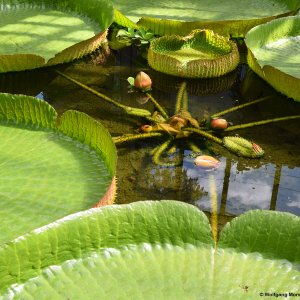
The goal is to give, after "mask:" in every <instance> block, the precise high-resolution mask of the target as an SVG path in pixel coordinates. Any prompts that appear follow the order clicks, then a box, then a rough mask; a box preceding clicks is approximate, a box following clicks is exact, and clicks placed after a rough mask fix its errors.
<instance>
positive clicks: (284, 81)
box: [245, 16, 300, 101]
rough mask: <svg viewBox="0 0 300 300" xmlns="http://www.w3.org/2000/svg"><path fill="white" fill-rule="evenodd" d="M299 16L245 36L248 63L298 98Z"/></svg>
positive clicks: (282, 89) (276, 21)
mask: <svg viewBox="0 0 300 300" xmlns="http://www.w3.org/2000/svg"><path fill="white" fill-rule="evenodd" d="M299 41H300V16H294V17H287V18H281V19H278V20H274V21H272V22H269V23H267V24H264V25H260V26H257V27H255V28H253V29H252V30H251V31H249V33H248V34H247V35H246V39H245V42H246V45H247V47H248V49H249V51H248V58H247V61H248V64H249V66H250V68H251V69H253V71H254V72H255V73H257V74H258V75H259V76H260V77H262V78H263V79H264V80H266V81H267V82H268V83H269V84H271V85H272V86H273V87H274V88H275V89H276V90H277V91H279V92H281V93H283V94H284V95H286V96H288V97H291V98H293V99H295V100H297V101H300V71H299V70H300V51H299Z"/></svg>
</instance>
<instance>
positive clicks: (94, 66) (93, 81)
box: [0, 48, 300, 223]
mask: <svg viewBox="0 0 300 300" xmlns="http://www.w3.org/2000/svg"><path fill="white" fill-rule="evenodd" d="M99 57H100V59H99ZM60 68H63V69H64V72H65V73H66V74H68V75H70V76H72V77H74V78H75V79H77V80H79V81H81V82H83V83H85V84H87V85H88V86H90V87H92V88H94V89H95V90H98V91H99V92H102V93H104V94H106V95H108V96H110V97H112V98H113V99H116V100H117V101H119V102H120V103H122V104H125V105H130V106H135V107H139V108H145V109H148V110H151V111H153V110H154V107H153V105H152V103H150V102H149V101H146V99H145V98H143V96H141V95H140V94H138V93H128V83H127V81H126V79H127V77H129V76H135V74H136V73H137V72H138V71H140V70H144V71H146V72H147V73H149V74H150V75H151V77H152V79H153V90H152V95H153V96H154V97H155V98H156V99H157V100H159V102H160V103H161V105H163V106H164V107H165V108H166V110H167V111H168V112H169V113H170V114H172V113H173V112H174V105H175V101H176V93H177V90H178V87H179V85H180V82H181V81H182V79H179V78H174V77H171V76H167V75H163V74H160V73H158V72H155V71H153V70H150V69H149V67H148V66H147V63H146V61H145V60H144V59H142V58H141V57H140V56H138V55H137V50H136V49H134V48H127V49H126V50H125V51H121V52H118V53H113V54H108V53H106V54H105V55H103V53H98V54H95V55H94V56H92V57H90V58H89V59H85V60H83V61H79V62H75V63H73V64H70V65H66V66H63V67H60ZM40 72H42V74H44V75H43V76H44V77H45V78H46V80H45V81H44V82H42V83H41V84H40V83H38V81H37V78H38V77H40V76H41V73H40ZM24 74H25V72H23V73H19V74H7V75H0V83H1V91H6V92H14V93H17V92H22V93H27V94H28V93H29V94H31V95H34V96H36V95H38V94H39V95H41V92H42V96H41V97H44V98H46V100H47V101H49V103H50V104H51V105H53V106H54V107H55V108H56V110H57V111H58V113H59V114H62V113H63V112H64V111H65V110H68V109H76V110H79V111H83V112H85V113H87V114H89V115H91V116H92V117H94V118H96V119H98V120H100V121H101V122H102V123H103V124H104V125H105V126H106V127H107V128H108V129H109V131H110V132H111V134H112V135H113V136H117V135H120V134H123V133H132V132H134V131H135V130H137V128H138V127H139V126H140V125H142V124H143V120H140V119H137V118H133V117H129V116H126V115H124V114H123V112H122V111H121V110H120V109H118V108H115V107H112V106H111V105H110V104H107V103H105V102H103V101H102V100H101V99H99V98H97V97H96V96H94V95H91V94H89V93H88V92H87V91H85V90H83V89H81V88H79V87H77V86H75V85H74V84H73V83H71V82H68V81H67V80H65V79H64V78H62V77H60V76H57V75H55V73H54V72H53V70H52V69H43V70H37V71H32V72H27V73H26V74H27V75H28V76H27V75H26V76H24ZM7 76H8V77H9V79H7V78H6V77H7ZM14 76H16V78H17V77H18V76H21V78H22V76H23V82H19V81H18V79H16V78H14ZM24 78H26V80H27V81H26V84H25V83H24V81H25V80H24ZM41 78H42V77H41ZM3 82H5V85H3ZM24 84H25V86H28V87H29V86H32V88H31V89H30V90H29V89H28V90H26V89H25V88H24ZM187 88H188V92H189V110H190V112H191V114H192V115H193V116H194V117H197V118H198V119H199V120H200V119H201V118H202V117H203V116H207V115H212V114H213V113H216V112H218V111H221V110H224V109H227V108H230V107H232V106H235V105H237V104H241V103H246V102H247V101H250V100H254V99H257V98H260V97H263V96H267V95H273V96H272V97H271V99H269V100H267V101H264V102H261V103H259V104H256V105H253V106H249V107H247V108H244V109H241V110H238V111H236V112H234V113H231V114H228V115H226V116H225V117H226V118H227V119H228V121H231V122H233V123H234V124H235V125H237V124H241V123H248V122H253V121H258V120H264V119H269V118H274V117H281V116H288V115H296V114H300V103H297V102H295V101H293V100H291V99H287V98H286V97H284V96H282V95H280V94H279V93H276V92H275V91H274V90H273V89H272V88H271V87H270V86H269V85H268V84H266V83H265V82H264V81H263V80H261V79H260V78H258V77H257V76H256V75H255V74H254V73H253V72H252V71H251V70H249V69H248V68H247V67H246V65H241V66H240V67H239V68H238V70H237V71H236V72H233V73H231V74H228V75H226V76H223V77H221V78H216V79H206V80H189V81H188V85H187ZM24 91H25V92H24ZM235 133H237V134H239V135H240V136H242V137H245V138H247V139H249V140H252V141H255V142H256V143H258V144H259V145H261V146H262V147H263V149H264V150H265V153H266V155H265V157H263V158H262V159H252V160H251V159H245V158H239V157H237V156H235V155H233V154H231V153H229V152H228V151H227V150H225V149H223V148H220V147H219V146H214V145H211V148H210V151H211V152H207V153H209V154H210V155H213V156H215V157H217V158H218V159H219V160H220V161H221V165H220V167H219V168H218V169H217V170H215V171H213V174H214V178H215V182H216V189H217V194H218V210H219V216H220V223H225V222H227V221H228V220H230V219H231V218H232V217H234V216H236V215H239V214H241V213H243V212H245V211H247V210H250V209H257V208H258V209H270V210H280V211H287V212H292V213H294V214H297V215H300V126H299V119H295V120H290V121H285V122H278V123H273V124H269V125H264V126H257V127H252V128H249V129H243V130H240V131H237V132H234V133H232V134H235ZM159 143H161V140H159V139H153V140H147V141H138V142H132V143H127V144H126V145H125V144H124V145H122V146H121V147H119V149H118V154H119V159H118V166H117V176H118V198H117V203H129V202H133V201H138V200H148V199H153V200H159V199H175V200H179V201H185V202H188V203H191V204H194V205H196V206H197V207H199V208H200V209H202V210H204V211H206V212H208V213H209V212H210V210H211V207H210V199H209V173H208V172H205V171H202V170H199V169H198V168H197V167H196V166H195V165H194V163H193V158H192V157H191V155H190V154H191V152H190V151H189V150H188V149H185V147H184V146H182V147H180V149H178V150H177V152H175V153H174V154H172V155H173V156H174V157H176V156H177V157H180V158H182V159H183V162H182V164H181V165H180V166H177V167H162V166H157V165H155V164H153V163H152V159H151V155H150V151H151V149H153V148H154V147H155V146H157V145H159ZM204 151H205V149H204ZM207 151H208V150H207Z"/></svg>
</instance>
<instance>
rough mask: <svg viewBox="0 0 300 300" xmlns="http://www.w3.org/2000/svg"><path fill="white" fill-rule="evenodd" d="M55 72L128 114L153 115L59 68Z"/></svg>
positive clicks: (146, 116)
mask: <svg viewBox="0 0 300 300" xmlns="http://www.w3.org/2000/svg"><path fill="white" fill-rule="evenodd" d="M55 72H56V73H57V74H59V75H60V76H62V77H64V78H66V79H68V80H69V81H71V82H73V83H75V84H76V85H78V86H80V87H81V88H83V89H85V90H86V91H88V92H90V93H92V94H94V95H96V96H98V97H99V98H102V99H103V100H105V101H107V102H109V103H111V104H113V105H115V106H117V107H119V108H122V109H123V110H124V111H125V112H126V113H127V114H129V115H133V116H137V117H144V118H148V117H151V112H150V111H148V110H146V109H140V108H136V107H130V106H126V105H124V104H121V103H119V102H117V101H116V100H114V99H112V98H110V97H108V96H106V95H104V94H102V93H100V92H98V91H96V90H94V89H92V88H90V87H89V86H87V85H85V84H83V83H81V82H79V81H78V80H76V79H74V78H72V77H70V76H69V75H66V74H64V73H63V72H60V71H58V70H55Z"/></svg>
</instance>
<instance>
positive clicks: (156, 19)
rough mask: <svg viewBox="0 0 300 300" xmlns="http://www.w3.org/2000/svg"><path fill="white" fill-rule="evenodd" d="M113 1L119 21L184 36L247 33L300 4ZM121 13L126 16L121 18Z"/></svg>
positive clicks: (288, 0)
mask: <svg viewBox="0 0 300 300" xmlns="http://www.w3.org/2000/svg"><path fill="white" fill-rule="evenodd" d="M112 2H113V4H114V7H115V8H116V9H118V18H115V21H116V22H119V20H120V22H122V21H123V19H124V18H126V19H128V18H129V19H130V20H131V21H132V22H135V23H136V22H138V25H139V26H141V27H144V28H147V29H150V30H151V31H152V32H154V33H155V34H158V35H161V36H162V35H171V34H179V35H182V36H184V35H187V34H188V33H189V32H191V31H192V30H194V29H211V30H213V31H215V32H217V33H219V34H222V35H226V36H229V35H233V36H244V35H245V34H246V32H247V31H248V30H249V29H251V28H252V27H254V26H256V25H258V24H262V23H265V22H267V21H270V20H272V19H274V18H276V17H281V16H283V15H289V14H294V13H296V11H297V9H298V8H299V7H300V2H299V0H293V1H291V0H281V1H275V0H240V1H235V0H226V1H223V0H188V1H183V0H173V1H167V0H152V1H151V5H149V3H148V2H146V1H144V2H143V1H138V0H127V1H123V0H113V1H112ZM121 13H123V14H124V15H125V16H126V17H125V16H124V18H121V17H120V15H121ZM120 25H122V26H126V25H124V24H121V23H120ZM127 27H129V26H127Z"/></svg>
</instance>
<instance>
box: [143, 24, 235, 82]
mask: <svg viewBox="0 0 300 300" xmlns="http://www.w3.org/2000/svg"><path fill="white" fill-rule="evenodd" d="M147 58H148V63H149V65H150V67H151V68H153V69H154V70H157V71H160V72H163V73H166V74H170V75H174V76H179V77H187V78H209V77H218V76H221V75H224V74H227V73H229V72H231V71H233V70H234V69H235V68H236V67H237V66H238V64H239V52H238V49H237V46H236V44H235V43H234V42H232V41H230V40H229V39H227V38H225V37H223V36H220V35H218V34H215V33H214V32H213V31H212V30H193V31H192V32H191V33H190V34H189V35H188V36H185V37H180V36H178V35H168V36H163V37H161V38H158V39H155V40H153V41H152V42H151V44H150V47H149V50H148V57H147Z"/></svg>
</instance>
